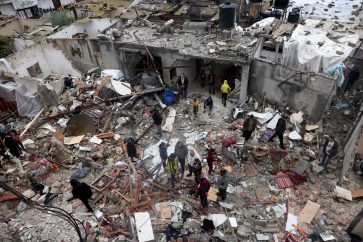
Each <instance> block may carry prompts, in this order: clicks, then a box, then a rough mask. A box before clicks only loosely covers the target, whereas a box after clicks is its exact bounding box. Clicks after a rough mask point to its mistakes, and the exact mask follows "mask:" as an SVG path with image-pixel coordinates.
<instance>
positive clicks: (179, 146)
mask: <svg viewBox="0 0 363 242" xmlns="http://www.w3.org/2000/svg"><path fill="white" fill-rule="evenodd" d="M188 152H189V151H188V148H187V147H186V146H185V145H184V143H183V142H182V141H178V142H177V143H176V145H175V150H174V153H175V155H176V157H177V158H178V160H179V163H180V172H181V174H180V176H181V177H182V178H183V177H184V171H185V159H186V157H187V155H188Z"/></svg>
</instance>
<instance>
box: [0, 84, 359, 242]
mask: <svg viewBox="0 0 363 242" xmlns="http://www.w3.org/2000/svg"><path fill="white" fill-rule="evenodd" d="M110 79H111V78H109V77H101V78H99V79H95V80H93V81H89V82H88V83H86V84H85V83H80V82H78V81H77V82H76V85H75V86H74V87H72V88H70V89H66V90H64V92H63V93H62V95H61V96H60V97H59V100H60V104H59V105H57V106H53V107H49V108H48V109H46V110H45V111H43V112H42V113H41V114H40V115H39V118H38V119H37V120H35V122H33V124H32V126H31V127H29V130H27V132H26V133H25V134H24V135H23V136H22V142H23V144H24V146H25V149H26V152H23V155H22V157H21V160H22V166H23V169H24V173H19V172H18V171H17V170H16V168H15V167H14V165H13V164H12V163H6V162H3V165H4V172H2V179H3V180H4V181H6V182H7V184H8V185H10V186H12V187H14V188H16V189H17V190H18V191H20V192H21V193H22V194H23V195H24V196H26V197H28V198H29V199H31V200H32V201H34V202H37V203H38V204H43V205H46V206H55V207H59V208H62V209H63V210H65V211H66V212H68V213H69V214H72V216H73V217H74V218H76V219H78V220H79V221H81V223H82V224H83V226H84V228H85V230H84V233H85V234H87V236H88V239H89V241H124V240H125V239H126V238H129V239H132V238H136V237H137V238H138V240H139V241H150V240H153V239H154V240H155V241H170V240H172V239H175V240H176V239H178V238H189V240H192V241H209V240H210V239H212V238H214V239H219V240H221V241H255V240H258V241H260V240H262V241H263V240H265V241H274V240H275V241H279V240H282V239H283V238H286V237H287V236H290V235H291V233H295V234H296V231H304V233H302V235H301V236H304V235H305V234H306V235H305V236H306V237H308V236H310V235H315V236H321V237H322V238H323V237H324V236H326V237H329V236H332V237H333V238H334V239H335V240H336V241H349V236H348V235H347V233H346V232H345V228H346V227H347V226H348V225H349V221H351V220H352V218H353V217H354V216H355V214H356V212H357V211H358V209H359V208H360V207H359V206H360V205H359V204H358V203H353V202H352V200H353V199H352V196H351V195H350V197H349V194H350V190H354V189H357V188H359V187H357V186H359V184H355V183H349V184H343V187H341V186H342V185H341V184H338V183H339V182H338V181H339V178H340V167H341V159H342V153H341V152H340V153H339V155H338V156H337V157H336V158H335V159H333V160H332V164H331V165H328V167H327V168H326V169H324V168H323V167H322V166H320V165H319V163H320V158H319V154H320V148H321V146H322V145H323V142H324V139H325V137H324V134H328V133H326V131H327V130H329V129H330V128H332V125H333V124H334V123H332V120H331V119H328V120H324V123H319V124H314V123H310V122H309V121H308V119H306V117H305V115H304V114H303V112H301V111H300V112H298V111H295V110H290V109H289V108H288V107H283V106H276V105H274V104H269V103H267V102H265V101H264V100H261V99H259V98H257V97H250V98H249V99H248V101H247V102H245V103H244V104H243V105H242V106H240V107H238V108H235V107H233V106H229V105H228V106H227V108H226V107H224V106H222V104H220V102H219V101H218V100H219V98H218V97H215V100H216V101H215V107H214V109H213V111H212V112H203V110H200V111H199V113H198V115H197V116H195V115H194V114H193V113H192V108H191V103H192V100H193V99H195V98H197V99H200V100H202V101H203V100H205V98H206V95H203V94H201V93H200V92H198V91H193V92H192V94H191V95H190V96H189V98H188V99H186V100H176V102H175V103H174V104H172V105H171V106H168V107H165V105H164V104H163V103H162V101H161V98H157V99H154V98H155V96H154V95H153V94H152V93H153V90H156V93H157V92H160V90H162V88H161V89H160V88H159V89H158V88H157V87H154V88H150V89H144V90H142V89H138V88H134V89H133V90H139V91H133V92H132V93H131V94H126V95H119V94H117V95H116V97H115V95H114V94H112V95H111V98H109V99H107V95H108V94H109V93H106V94H105V93H104V94H103V98H104V99H103V101H102V102H97V101H95V100H100V98H99V96H101V93H102V90H104V89H102V86H104V85H106V83H107V81H110ZM148 93H149V94H148ZM136 97H139V98H136ZM119 100H122V101H119ZM106 104H107V105H106ZM160 106H162V107H163V108H160ZM155 108H156V109H161V114H162V116H163V119H164V126H163V130H164V136H163V137H162V139H161V140H160V139H159V138H158V136H157V134H155V133H154V131H153V130H154V128H153V124H152V119H151V110H153V109H155ZM332 109H334V110H335V112H336V111H339V110H338V109H335V108H334V107H333V108H332ZM331 112H333V111H331ZM250 114H253V115H254V117H256V119H257V128H256V131H255V132H254V133H253V135H252V137H251V139H250V140H248V141H247V142H246V141H245V139H244V138H243V137H242V129H243V124H244V120H245V119H246V117H247V116H248V115H250ZM328 115H329V112H328ZM282 116H284V117H287V118H286V121H287V128H286V132H285V134H284V140H285V148H286V149H280V148H279V146H278V145H277V141H276V142H268V139H269V138H270V137H271V136H272V135H273V132H274V131H273V130H274V129H275V127H276V124H277V121H278V119H279V118H280V117H282ZM7 121H8V125H12V126H13V127H14V128H15V127H19V126H24V124H25V123H29V122H30V120H26V119H13V118H9V119H8V120H7ZM338 134H339V133H338ZM130 137H132V138H134V139H135V140H137V142H138V143H137V145H136V146H137V154H138V159H137V161H136V162H131V160H130V158H129V157H128V156H127V147H126V146H127V144H126V143H125V140H127V139H128V138H130ZM340 138H343V137H341V136H340V137H337V140H338V142H342V141H341V139H340ZM226 140H228V141H231V140H232V142H231V143H226ZM162 141H164V142H166V143H168V144H169V145H170V146H169V147H168V154H170V153H172V152H174V147H175V144H176V143H177V141H182V142H184V143H185V144H186V145H187V147H188V149H192V148H194V149H195V150H196V151H197V152H198V153H199V154H200V156H201V157H202V173H203V174H205V175H206V176H207V177H208V179H209V181H210V182H211V183H212V186H211V189H210V190H209V193H208V200H209V207H208V208H207V209H202V208H200V205H199V197H198V196H195V194H196V184H195V181H194V177H193V176H191V177H188V176H187V171H186V172H185V174H184V175H183V176H182V177H178V178H177V181H176V183H177V186H176V187H175V188H171V186H170V184H169V179H168V175H167V172H166V171H165V170H164V167H163V165H162V162H161V160H160V156H159V144H160V143H161V142H162ZM211 148H213V149H214V150H215V151H216V157H215V161H214V172H213V173H212V172H209V171H208V164H207V161H206V160H205V159H204V158H205V157H206V156H207V151H208V150H209V149H211ZM222 168H224V169H226V170H227V171H228V177H229V179H228V180H229V185H228V188H227V199H226V200H225V201H220V200H219V198H218V197H219V196H218V195H217V192H218V187H217V185H216V184H217V180H218V177H219V172H218V171H219V170H220V169H222ZM186 170H188V169H186ZM350 176H351V177H349V180H354V179H355V178H354V176H355V173H352V174H350ZM70 179H76V180H82V181H84V182H86V183H87V184H89V185H90V186H91V187H92V190H93V197H92V200H91V207H92V208H93V209H94V213H89V212H87V210H86V208H85V207H84V205H83V203H82V202H81V201H80V200H74V201H72V202H68V201H67V200H68V199H69V198H70V197H72V193H71V190H72V187H71V185H70V184H69V180H70ZM34 184H42V185H43V187H42V189H41V192H40V193H39V192H36V191H35V190H34ZM347 192H348V197H347V196H346V193H347ZM0 198H1V199H0V200H1V201H2V204H1V206H2V209H4V210H6V211H7V213H9V214H10V213H11V211H13V215H9V217H10V219H9V222H8V225H9V226H10V228H11V229H13V230H15V231H17V233H18V234H19V236H20V237H21V239H22V240H23V241H40V240H41V241H44V240H46V241H75V238H76V237H77V234H76V232H75V231H74V230H73V228H72V226H71V225H70V224H68V223H67V221H65V220H63V219H61V218H59V217H55V216H53V215H50V214H45V213H41V212H40V211H37V210H35V209H32V206H30V205H27V204H26V203H24V202H22V201H21V202H19V199H18V198H17V197H16V196H15V197H14V196H11V194H9V192H7V191H5V190H2V193H1V194H0ZM140 223H141V224H140ZM80 226H81V225H80ZM201 234H203V236H200V235H201ZM324 238H325V237H324ZM91 239H93V240H91Z"/></svg>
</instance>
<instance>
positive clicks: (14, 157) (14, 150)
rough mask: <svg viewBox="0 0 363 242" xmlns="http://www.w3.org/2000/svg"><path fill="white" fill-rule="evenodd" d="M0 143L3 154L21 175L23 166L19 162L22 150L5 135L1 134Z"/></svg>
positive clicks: (11, 138) (14, 141)
mask: <svg viewBox="0 0 363 242" xmlns="http://www.w3.org/2000/svg"><path fill="white" fill-rule="evenodd" d="M0 135H1V142H2V144H3V146H4V147H5V150H6V152H5V154H6V155H7V156H8V157H10V160H11V161H12V162H14V163H15V165H16V167H17V169H18V170H19V171H20V172H21V173H23V172H24V169H23V166H22V164H21V162H20V160H19V158H20V156H21V154H22V149H21V146H20V145H19V143H18V142H17V141H16V140H14V139H13V137H11V136H10V135H6V134H5V133H1V134H0Z"/></svg>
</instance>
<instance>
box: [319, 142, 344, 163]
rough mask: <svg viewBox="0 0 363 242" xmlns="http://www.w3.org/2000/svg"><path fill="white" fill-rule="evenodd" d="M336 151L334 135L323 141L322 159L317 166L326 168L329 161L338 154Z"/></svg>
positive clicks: (336, 143)
mask: <svg viewBox="0 0 363 242" xmlns="http://www.w3.org/2000/svg"><path fill="white" fill-rule="evenodd" d="M338 151H339V144H338V142H337V141H336V140H335V138H334V135H329V137H328V138H327V139H326V140H325V143H324V146H323V159H322V160H321V163H320V164H319V165H322V166H324V168H326V167H327V165H328V164H330V161H331V159H332V158H334V157H335V156H336V155H337V154H338Z"/></svg>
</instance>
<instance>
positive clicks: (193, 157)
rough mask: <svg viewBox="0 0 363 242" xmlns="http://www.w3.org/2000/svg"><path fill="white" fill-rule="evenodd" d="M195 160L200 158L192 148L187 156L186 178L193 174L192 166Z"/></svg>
mask: <svg viewBox="0 0 363 242" xmlns="http://www.w3.org/2000/svg"><path fill="white" fill-rule="evenodd" d="M196 159H199V160H200V156H199V154H198V153H197V151H196V150H195V149H194V148H191V149H189V152H188V155H187V162H188V169H189V174H188V175H187V177H190V176H191V175H192V174H193V166H194V162H195V160H196Z"/></svg>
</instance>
